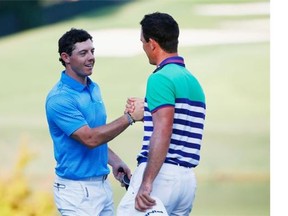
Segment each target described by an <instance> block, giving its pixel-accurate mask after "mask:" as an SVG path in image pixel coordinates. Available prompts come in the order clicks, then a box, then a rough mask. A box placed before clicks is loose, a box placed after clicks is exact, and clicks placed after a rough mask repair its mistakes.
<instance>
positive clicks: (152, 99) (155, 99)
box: [146, 73, 175, 112]
mask: <svg viewBox="0 0 288 216" xmlns="http://www.w3.org/2000/svg"><path fill="white" fill-rule="evenodd" d="M174 89H175V88H174V85H173V83H172V82H171V81H170V80H169V79H168V78H167V77H165V76H163V75H162V74H160V73H159V74H157V73H155V74H152V75H151V76H150V77H149V78H148V81H147V88H146V100H147V103H148V108H149V110H150V111H151V112H153V111H155V110H157V109H159V108H161V107H164V106H174V105H175V93H174Z"/></svg>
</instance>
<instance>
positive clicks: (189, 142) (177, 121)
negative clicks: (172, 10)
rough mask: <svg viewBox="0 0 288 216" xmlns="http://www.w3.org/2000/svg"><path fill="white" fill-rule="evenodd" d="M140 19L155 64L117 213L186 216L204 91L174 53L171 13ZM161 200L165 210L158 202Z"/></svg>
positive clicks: (193, 181)
mask: <svg viewBox="0 0 288 216" xmlns="http://www.w3.org/2000/svg"><path fill="white" fill-rule="evenodd" d="M140 24H141V27H142V28H141V38H140V40H141V42H142V46H143V49H144V51H145V53H146V55H147V57H148V60H149V63H150V64H152V65H156V66H157V68H156V70H155V71H154V72H153V73H152V74H151V75H150V76H149V78H148V81H147V86H146V96H145V105H144V137H143V144H142V149H141V151H140V153H139V154H138V157H137V161H138V167H137V168H136V170H135V172H134V173H133V175H132V178H131V182H130V186H129V189H128V191H127V193H126V194H125V196H124V197H123V199H122V200H121V202H120V204H119V206H118V209H117V216H127V215H129V216H130V215H133V216H140V215H143V216H144V215H151V216H152V215H163V216H164V215H167V214H168V215H173V216H188V215H189V214H190V212H191V210H192V205H193V201H194V197H195V191H196V178H195V174H194V170H193V168H195V167H196V166H197V165H198V164H199V160H200V148H201V142H202V135H203V130H204V120H205V113H206V103H205V95H204V92H203V90H202V87H201V85H200V83H199V82H198V80H197V79H196V78H195V77H194V76H193V75H192V74H191V73H190V72H189V71H188V70H187V69H186V67H185V63H184V59H183V58H182V57H180V56H178V53H177V52H178V50H177V49H178V36H179V27H178V24H177V22H176V21H175V20H174V19H173V17H171V16H170V15H169V14H165V13H159V12H156V13H152V14H147V15H145V16H144V18H143V19H142V20H141V22H140ZM133 103H134V101H133V100H132V101H131V104H133ZM130 111H132V110H130ZM156 200H157V201H156ZM159 202H161V203H160V204H161V205H162V203H163V204H164V206H165V208H166V211H167V213H166V212H165V211H164V210H161V207H160V208H159V207H157V206H158V205H159Z"/></svg>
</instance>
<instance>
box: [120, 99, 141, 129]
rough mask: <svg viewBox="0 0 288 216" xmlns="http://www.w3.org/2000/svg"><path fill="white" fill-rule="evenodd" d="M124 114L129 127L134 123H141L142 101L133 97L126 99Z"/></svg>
mask: <svg viewBox="0 0 288 216" xmlns="http://www.w3.org/2000/svg"><path fill="white" fill-rule="evenodd" d="M124 113H125V114H127V117H128V121H129V123H130V124H131V125H132V124H133V123H135V122H136V121H143V116H144V99H143V98H135V97H131V98H128V99H127V102H126V108H125V111H124Z"/></svg>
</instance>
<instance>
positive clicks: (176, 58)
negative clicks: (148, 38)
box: [153, 56, 185, 73]
mask: <svg viewBox="0 0 288 216" xmlns="http://www.w3.org/2000/svg"><path fill="white" fill-rule="evenodd" d="M167 64H178V65H180V66H182V67H185V64H184V58H182V57H180V56H172V57H169V58H166V59H164V60H163V61H162V62H161V63H160V64H159V65H157V68H156V70H154V71H153V73H155V72H157V71H158V70H160V69H162V68H163V67H164V66H165V65H167Z"/></svg>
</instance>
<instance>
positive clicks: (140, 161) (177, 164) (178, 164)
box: [137, 157, 196, 168]
mask: <svg viewBox="0 0 288 216" xmlns="http://www.w3.org/2000/svg"><path fill="white" fill-rule="evenodd" d="M137 161H138V166H139V165H140V164H141V163H144V162H147V161H148V158H144V157H140V158H138V159H137ZM164 163H165V164H172V165H176V166H180V167H185V168H194V167H196V166H195V165H185V164H180V163H176V162H174V161H168V160H165V161H164Z"/></svg>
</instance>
